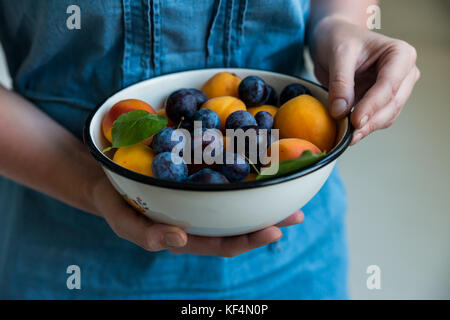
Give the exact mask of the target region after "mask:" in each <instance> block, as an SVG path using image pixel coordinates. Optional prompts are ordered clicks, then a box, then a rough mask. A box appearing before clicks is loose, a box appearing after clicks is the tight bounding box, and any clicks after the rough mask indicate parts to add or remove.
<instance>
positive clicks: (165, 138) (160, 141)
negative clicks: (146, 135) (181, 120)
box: [151, 128, 183, 154]
mask: <svg viewBox="0 0 450 320" xmlns="http://www.w3.org/2000/svg"><path fill="white" fill-rule="evenodd" d="M175 131H176V129H173V128H164V129H162V130H161V131H160V132H158V133H157V134H155V135H154V136H153V140H152V143H151V147H152V149H153V151H154V152H155V153H156V154H158V153H162V152H171V151H172V149H173V148H174V147H175V146H176V145H177V144H179V143H183V142H182V141H183V140H182V138H181V137H180V138H179V140H178V141H172V135H173V133H174V132H175ZM174 138H175V137H174Z"/></svg>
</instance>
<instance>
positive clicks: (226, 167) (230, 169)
mask: <svg viewBox="0 0 450 320" xmlns="http://www.w3.org/2000/svg"><path fill="white" fill-rule="evenodd" d="M223 158H224V159H223V164H218V165H217V170H218V171H219V172H220V173H222V174H223V175H224V176H225V177H227V179H228V180H229V181H230V182H238V181H242V180H244V179H245V178H247V176H248V175H249V173H250V164H249V163H248V161H247V160H245V158H244V157H243V156H241V155H239V154H237V153H230V152H226V153H224V157H223Z"/></svg>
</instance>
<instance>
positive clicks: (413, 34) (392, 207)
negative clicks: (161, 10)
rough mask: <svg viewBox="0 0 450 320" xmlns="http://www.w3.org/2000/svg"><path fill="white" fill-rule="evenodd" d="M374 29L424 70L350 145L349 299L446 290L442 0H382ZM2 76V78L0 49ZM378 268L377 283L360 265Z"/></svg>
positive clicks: (448, 39)
mask: <svg viewBox="0 0 450 320" xmlns="http://www.w3.org/2000/svg"><path fill="white" fill-rule="evenodd" d="M381 8H382V10H381V27H382V29H381V30H380V32H382V33H384V34H387V35H390V36H394V37H398V38H401V39H404V40H406V41H408V42H410V43H411V44H413V45H414V46H415V47H416V48H417V51H418V55H419V58H418V65H419V68H420V70H421V72H422V78H421V80H420V82H419V83H418V85H417V88H416V90H415V92H414V93H413V95H412V97H411V99H410V101H409V102H408V104H407V106H406V107H405V110H404V112H403V113H402V115H401V116H400V118H399V119H398V121H397V122H396V124H395V125H394V126H392V127H391V128H390V129H389V130H386V131H384V132H378V133H376V134H375V135H373V136H370V137H369V138H367V139H366V140H364V141H362V142H361V143H359V144H358V145H357V146H356V147H354V148H351V149H350V150H348V151H347V152H346V153H345V154H344V155H343V157H342V158H341V160H340V168H341V173H342V175H343V178H344V180H345V182H346V185H347V191H348V197H349V212H348V232H349V246H350V255H351V268H350V289H351V293H352V297H353V298H355V299H391V298H392V299H408V298H411V299H432V298H446V299H450V209H449V208H450V103H449V101H450V2H449V1H446V0H428V1H424V0H396V1H383V2H382V4H381ZM0 83H2V84H4V85H5V84H6V85H8V84H9V83H10V82H9V78H8V76H7V70H6V67H5V65H4V63H3V59H2V55H1V56H0ZM373 264H375V265H378V266H379V267H380V268H381V290H368V289H367V288H366V278H367V274H366V268H367V266H369V265H373Z"/></svg>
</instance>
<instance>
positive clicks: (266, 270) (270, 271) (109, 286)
mask: <svg viewBox="0 0 450 320" xmlns="http://www.w3.org/2000/svg"><path fill="white" fill-rule="evenodd" d="M72 4H76V5H78V6H79V7H80V9H81V29H80V30H76V29H75V30H69V29H68V28H67V27H66V19H67V18H68V17H69V14H67V13H66V9H67V7H68V6H69V5H72ZM308 11H309V2H308V1H301V0H297V1H294V0H283V1H279V0H265V1H257V0H229V1H226V0H217V1H212V0H208V1H206V0H205V1H197V0H186V1H175V0H164V1H160V0H153V1H151V0H133V1H132V0H122V1H120V0H110V1H89V0H67V1H66V0H47V1H32V0H29V1H26V0H16V1H8V0H0V40H1V42H2V45H3V46H4V49H5V52H6V56H7V60H8V65H9V69H10V72H11V75H12V77H13V85H14V90H15V91H16V92H18V93H19V94H21V95H23V96H24V97H26V98H27V99H29V100H30V101H32V102H33V103H34V104H36V105H37V106H38V107H39V108H40V109H42V110H43V111H44V112H46V113H47V114H48V115H49V116H50V117H52V118H53V119H55V120H56V121H58V122H59V123H61V124H62V125H63V126H64V127H66V128H67V129H68V130H70V131H71V132H72V133H73V134H74V135H76V136H77V137H79V138H81V132H82V127H83V124H84V120H85V119H86V117H87V116H88V114H89V112H90V111H91V110H92V109H93V108H94V107H95V106H96V105H98V104H99V103H101V102H102V101H104V100H105V99H106V98H107V97H108V96H110V95H111V94H113V93H114V92H116V91H118V90H120V89H122V88H123V87H126V86H128V85H131V84H133V83H135V82H138V81H141V80H144V79H148V78H151V77H155V76H158V75H161V74H166V73H170V72H176V71H182V70H189V69H198V68H207V67H223V66H225V67H249V68H260V69H267V70H274V71H278V72H282V73H287V74H294V75H298V74H299V73H300V72H301V71H302V70H303V60H302V50H303V43H304V40H305V39H304V38H305V24H306V21H305V20H306V19H307V16H308ZM4 152H6V151H5V150H4ZM68 183H70V181H68ZM303 210H304V212H305V215H306V221H305V223H304V224H302V225H300V226H295V227H289V228H285V229H284V237H283V238H282V239H281V240H280V241H279V242H278V243H277V244H272V245H269V246H266V247H263V248H260V249H257V250H254V251H252V252H249V253H246V254H243V255H240V256H238V257H235V258H219V257H203V256H195V255H173V254H171V253H169V252H158V253H149V252H145V251H144V250H142V249H140V248H138V247H137V246H135V245H133V244H131V243H129V242H127V241H125V240H121V239H119V238H118V237H117V236H115V235H114V233H113V232H112V231H111V229H110V228H109V227H108V225H107V224H106V222H105V221H104V220H102V219H101V218H98V217H95V216H92V215H89V214H86V213H83V212H80V211H79V210H77V209H74V208H71V207H69V206H67V205H65V204H63V203H61V202H58V201H56V200H54V199H52V198H50V197H48V196H45V195H43V194H41V193H38V192H36V191H34V190H31V189H28V188H25V187H23V186H20V185H18V184H16V183H15V182H12V181H9V180H7V179H5V178H0V297H1V298H11V299H14V298H31V299H51V298H60V299H77V298H79V299H82V298H83V299H108V298H111V299H187V298H191V299H200V298H202V299H223V298H228V299H342V298H346V297H347V286H346V277H347V249H346V240H345V226H344V218H345V210H346V201H345V191H344V187H343V185H342V183H341V180H340V178H339V175H338V173H337V171H336V170H335V171H333V173H332V174H331V176H330V178H329V179H328V181H327V182H326V184H325V185H324V187H323V188H322V190H321V191H320V192H319V193H318V194H317V195H316V196H315V197H314V199H313V200H311V201H310V202H309V203H308V204H307V205H306V206H305V207H304V208H303ZM72 264H75V265H79V266H80V268H81V276H82V277H81V279H82V284H81V285H82V289H81V290H68V289H67V287H66V280H67V277H68V275H67V274H66V268H67V266H69V265H72Z"/></svg>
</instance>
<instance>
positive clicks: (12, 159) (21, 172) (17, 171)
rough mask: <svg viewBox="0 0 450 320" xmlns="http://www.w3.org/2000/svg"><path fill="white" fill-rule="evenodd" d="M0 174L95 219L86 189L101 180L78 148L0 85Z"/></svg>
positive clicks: (76, 142)
mask: <svg viewBox="0 0 450 320" xmlns="http://www.w3.org/2000/svg"><path fill="white" fill-rule="evenodd" d="M0 114H1V115H2V116H1V117H0V150H1V151H2V152H1V156H0V175H2V176H5V177H7V178H9V179H12V180H15V181H17V182H19V183H21V184H23V185H26V186H28V187H30V188H33V189H36V190H38V191H40V192H43V193H46V194H48V195H50V196H52V197H54V198H56V199H58V200H61V201H63V202H65V203H67V204H69V205H72V206H74V207H77V208H79V209H81V210H84V211H87V212H90V213H94V214H97V212H96V211H97V210H96V208H95V207H94V205H93V204H92V201H91V191H92V190H91V186H92V185H93V182H94V181H95V180H96V179H98V178H100V177H101V175H103V172H102V170H101V168H100V167H99V166H98V165H97V163H96V162H95V161H94V160H93V159H92V158H91V157H90V156H89V154H88V152H87V151H86V149H85V148H84V146H83V144H82V143H81V142H80V141H79V140H78V139H77V138H75V137H74V136H73V135H72V134H71V133H70V132H69V131H67V130H66V129H65V128H64V127H62V126H60V125H59V124H58V123H56V122H55V121H53V120H52V119H51V118H50V117H48V116H47V115H46V114H45V113H43V112H42V111H40V110H39V109H38V108H36V107H35V106H34V105H33V104H31V103H30V102H29V101H27V100H25V99H24V98H22V97H20V96H19V95H17V94H15V93H14V92H12V91H8V90H6V89H5V88H3V87H1V86H0Z"/></svg>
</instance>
